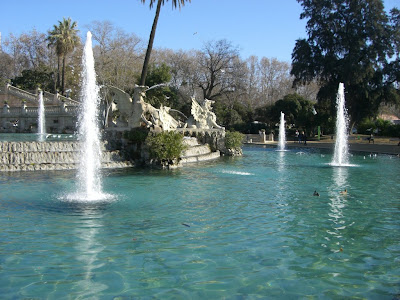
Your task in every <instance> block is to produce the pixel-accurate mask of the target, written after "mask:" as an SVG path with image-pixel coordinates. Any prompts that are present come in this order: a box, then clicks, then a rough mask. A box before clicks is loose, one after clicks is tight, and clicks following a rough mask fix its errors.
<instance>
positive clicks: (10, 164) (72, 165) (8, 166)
mask: <svg viewBox="0 0 400 300" xmlns="http://www.w3.org/2000/svg"><path fill="white" fill-rule="evenodd" d="M79 149H80V145H79V142H75V141H63V142H0V171H35V170H68V169H77V168H78V164H79V156H80V151H79ZM131 166H132V164H131V163H130V162H127V161H123V160H122V159H121V156H120V155H119V152H118V151H106V150H105V149H103V157H102V167H103V168H125V167H131Z"/></svg>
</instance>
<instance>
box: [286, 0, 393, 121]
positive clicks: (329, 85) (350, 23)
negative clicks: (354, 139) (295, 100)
mask: <svg viewBox="0 0 400 300" xmlns="http://www.w3.org/2000/svg"><path fill="white" fill-rule="evenodd" d="M298 2H299V3H300V4H301V5H302V7H303V13H302V14H301V16H300V18H301V19H308V21H307V26H306V30H307V34H308V39H300V40H297V42H296V45H295V48H294V50H293V53H292V60H293V61H292V70H291V74H292V75H294V76H295V79H294V85H295V86H297V85H299V84H305V83H310V82H312V81H313V80H314V79H317V80H318V81H319V84H320V86H321V88H320V90H319V92H318V96H317V98H318V101H319V102H323V101H327V102H330V103H331V109H332V111H333V110H334V103H335V101H334V100H335V98H336V93H337V88H338V85H339V83H340V82H343V83H344V85H345V89H346V104H347V109H348V112H349V116H350V118H351V122H352V125H353V124H354V123H356V122H359V121H360V120H362V119H363V118H365V117H369V116H374V115H375V114H376V113H377V112H378V107H379V105H380V104H381V103H384V102H389V101H399V94H398V90H397V89H396V84H397V83H396V82H394V81H395V80H388V79H389V77H388V71H387V69H388V66H389V65H391V64H390V63H389V61H390V58H391V57H392V56H393V54H394V51H395V50H396V49H395V48H394V35H393V28H394V27H391V26H390V23H389V18H388V16H387V15H386V13H385V12H384V9H383V4H382V1H381V0H364V1H354V0H340V1H339V0H321V1H312V0H298ZM397 53H398V51H397ZM391 66H392V73H395V72H394V71H393V67H394V65H391Z"/></svg>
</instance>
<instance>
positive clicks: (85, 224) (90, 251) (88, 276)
mask: <svg viewBox="0 0 400 300" xmlns="http://www.w3.org/2000/svg"><path fill="white" fill-rule="evenodd" d="M80 214H81V216H80V224H78V225H77V227H76V228H75V230H74V231H73V234H74V235H76V237H77V239H76V240H77V241H78V242H77V244H76V245H75V247H74V248H75V249H76V250H77V251H76V254H77V256H76V260H78V262H79V264H80V265H82V267H83V269H84V277H83V279H82V280H80V281H77V282H76V285H77V286H78V290H79V291H80V295H81V296H83V297H93V296H96V295H98V294H99V293H100V292H101V291H104V290H106V289H107V287H108V286H107V285H106V284H105V282H103V283H101V282H98V281H95V280H93V279H94V276H95V272H96V270H97V269H99V268H101V267H103V266H104V263H103V262H101V260H100V259H99V258H98V255H99V253H100V252H101V251H103V250H104V249H105V246H104V245H103V244H102V243H101V242H99V240H98V235H99V231H100V230H101V229H102V227H103V224H102V217H103V215H102V213H101V212H100V211H94V210H93V207H92V208H91V209H85V208H83V210H82V211H81V212H80Z"/></svg>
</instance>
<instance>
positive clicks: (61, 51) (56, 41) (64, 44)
mask: <svg viewBox="0 0 400 300" xmlns="http://www.w3.org/2000/svg"><path fill="white" fill-rule="evenodd" d="M77 25H78V24H77V23H76V22H75V21H74V22H72V20H71V18H68V19H65V18H63V20H62V21H58V26H57V25H54V27H53V30H51V31H49V32H48V37H47V40H48V41H49V46H53V47H55V49H56V54H57V57H58V76H57V85H58V86H60V59H61V58H62V75H61V93H62V94H64V89H65V62H66V57H67V55H68V54H69V53H71V52H72V51H74V49H75V46H76V45H77V44H78V43H79V37H78V35H77V33H78V31H79V30H77V29H76V27H77Z"/></svg>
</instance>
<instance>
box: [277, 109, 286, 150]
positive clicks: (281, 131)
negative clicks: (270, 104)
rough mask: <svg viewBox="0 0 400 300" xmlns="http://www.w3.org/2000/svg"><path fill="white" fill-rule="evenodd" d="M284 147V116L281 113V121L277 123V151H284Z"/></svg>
mask: <svg viewBox="0 0 400 300" xmlns="http://www.w3.org/2000/svg"><path fill="white" fill-rule="evenodd" d="M285 145H286V132H285V114H284V113H283V112H281V120H280V123H279V142H278V150H279V151H285Z"/></svg>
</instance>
